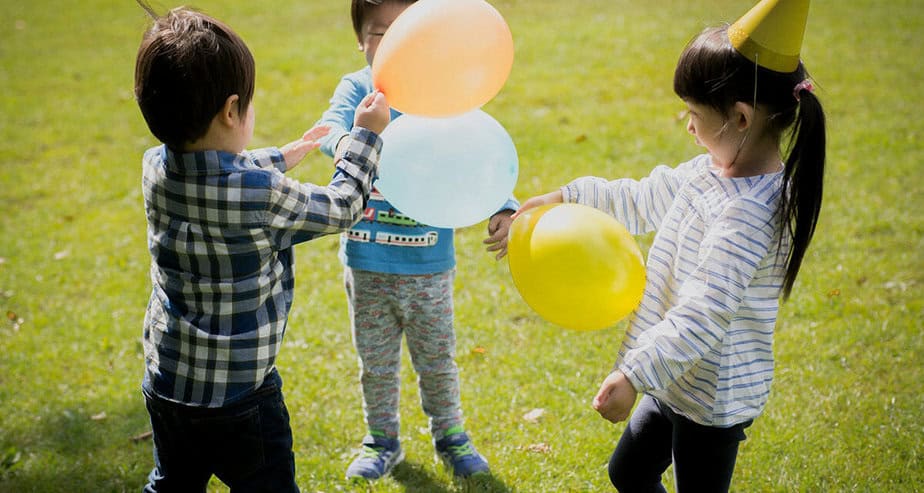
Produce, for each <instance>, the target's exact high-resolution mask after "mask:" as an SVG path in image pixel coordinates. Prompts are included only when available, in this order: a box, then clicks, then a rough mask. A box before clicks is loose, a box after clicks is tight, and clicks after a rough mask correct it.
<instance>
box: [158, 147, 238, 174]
mask: <svg viewBox="0 0 924 493" xmlns="http://www.w3.org/2000/svg"><path fill="white" fill-rule="evenodd" d="M245 153H246V151H245ZM161 156H162V157H163V160H164V163H165V164H166V166H167V169H168V170H170V171H172V172H175V173H180V174H184V175H214V174H219V173H227V172H233V171H240V170H243V169H245V168H252V167H253V163H252V162H251V160H250V159H249V158H248V157H247V156H246V155H245V154H234V153H231V152H225V151H195V152H174V151H173V150H171V149H169V148H167V146H164V147H163V151H162V155H161Z"/></svg>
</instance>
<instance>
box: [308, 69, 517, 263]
mask: <svg viewBox="0 0 924 493" xmlns="http://www.w3.org/2000/svg"><path fill="white" fill-rule="evenodd" d="M374 90H375V88H374V86H373V85H372V69H371V68H370V67H368V66H366V67H365V68H363V69H362V70H359V71H357V72H353V73H351V74H347V75H345V76H344V77H343V78H342V79H341V80H340V83H339V84H338V85H337V88H336V89H335V90H334V95H333V96H332V97H331V99H330V107H329V108H328V109H327V111H325V112H324V114H323V115H322V116H321V119H320V120H318V122H317V124H318V125H327V126H329V127H330V129H331V130H330V133H329V134H328V135H327V136H326V137H325V138H323V139H322V140H321V151H322V152H323V153H325V154H327V155H328V156H333V155H334V152H335V151H336V149H337V143H338V142H340V139H341V138H343V137H345V136H346V135H348V134H349V133H350V130H351V129H352V127H353V116H354V113H355V110H356V106H357V105H358V104H359V103H360V101H362V99H363V98H364V97H366V95H368V94H370V93H372V92H373V91H374ZM400 116H401V113H400V112H398V111H395V110H394V109H392V110H391V118H392V120H394V119H395V118H398V117H400ZM384 145H386V146H387V145H388V143H387V142H386V143H385V144H384ZM517 208H519V203H518V202H517V201H516V200H515V199H513V198H511V199H509V200H508V201H507V203H506V204H504V206H503V207H502V208H501V210H504V209H511V210H516V209H517ZM340 259H341V261H343V263H344V265H346V266H348V267H351V268H353V269H359V270H368V271H373V272H384V273H389V274H412V275H419V274H433V273H436V272H443V271H446V270H449V269H452V268H453V267H455V265H456V258H455V247H454V242H453V230H452V229H447V228H436V227H432V226H427V225H425V224H421V223H418V222H416V221H414V220H413V219H411V218H409V217H407V216H405V215H404V214H402V213H401V212H400V211H399V210H397V209H396V208H395V207H394V206H392V205H391V204H390V203H388V201H387V200H385V198H384V197H382V195H381V194H379V193H378V192H376V191H373V193H372V195H371V196H370V197H369V203H368V204H367V205H366V210H365V213H364V214H363V219H362V220H361V221H360V222H359V223H357V224H356V225H355V226H354V227H353V228H352V229H351V230H349V231H347V232H346V233H344V234H343V236H341V240H340Z"/></svg>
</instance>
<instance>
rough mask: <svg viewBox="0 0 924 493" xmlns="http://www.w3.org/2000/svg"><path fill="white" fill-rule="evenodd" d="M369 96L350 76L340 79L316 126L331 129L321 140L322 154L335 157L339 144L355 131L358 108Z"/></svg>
mask: <svg viewBox="0 0 924 493" xmlns="http://www.w3.org/2000/svg"><path fill="white" fill-rule="evenodd" d="M367 94H368V91H367V90H366V89H365V88H364V87H363V86H362V85H361V84H359V83H357V81H355V80H353V79H352V78H351V77H350V76H345V77H343V78H342V79H340V83H339V84H337V88H336V89H334V94H333V96H331V98H330V106H329V107H328V108H327V110H326V111H324V114H322V115H321V119H320V120H318V122H317V123H316V124H315V125H327V126H329V127H330V132H329V133H328V134H327V135H326V136H324V137H323V138H322V139H321V152H323V153H324V154H327V155H328V156H331V157H333V156H334V152H336V151H337V143H339V142H340V139H342V138H344V137H346V136H347V135H348V134H349V133H350V130H352V129H353V117H354V115H355V113H356V106H357V105H358V104H359V103H360V102H361V101H362V100H363V98H364V97H366V95H367Z"/></svg>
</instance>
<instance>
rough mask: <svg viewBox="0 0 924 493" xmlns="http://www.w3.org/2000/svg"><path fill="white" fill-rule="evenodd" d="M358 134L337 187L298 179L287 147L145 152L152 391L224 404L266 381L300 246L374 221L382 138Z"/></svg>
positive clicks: (147, 349)
mask: <svg viewBox="0 0 924 493" xmlns="http://www.w3.org/2000/svg"><path fill="white" fill-rule="evenodd" d="M351 137H352V142H351V143H350V145H349V148H348V151H347V152H346V153H344V156H343V158H342V159H341V160H340V161H338V163H337V171H336V173H335V175H334V177H333V178H332V180H331V182H330V184H328V185H327V186H318V185H313V184H309V183H299V182H296V181H294V180H292V179H289V178H286V177H285V176H284V175H283V172H284V171H285V169H286V164H285V160H284V157H283V155H282V153H281V152H280V151H279V150H278V149H275V148H267V149H260V150H256V151H250V152H247V151H245V152H244V153H242V154H230V153H224V152H218V151H205V152H193V153H187V154H178V153H174V152H172V151H170V150H169V149H167V148H166V146H159V147H155V148H152V149H149V150H148V151H147V152H145V155H144V172H143V174H144V177H143V188H144V204H145V212H146V215H147V221H148V248H149V249H150V252H151V257H152V262H151V281H152V283H153V290H152V293H151V298H150V301H149V303H148V308H147V312H146V315H145V322H144V353H145V365H146V372H145V378H144V383H143V389H144V390H145V392H147V393H150V394H153V395H155V396H158V397H161V398H164V399H168V400H171V401H174V402H180V403H183V404H188V405H193V406H205V407H219V406H224V405H227V404H231V403H233V402H235V401H237V400H240V399H242V398H244V397H246V396H247V395H248V394H249V393H250V392H252V391H253V390H255V389H256V388H258V387H259V386H260V385H261V384H262V383H263V379H264V377H265V376H266V375H267V374H268V373H269V372H270V371H271V370H272V369H273V368H274V364H275V359H276V355H277V354H278V352H279V349H280V344H281V343H282V338H283V334H284V333H285V328H286V320H287V316H288V313H289V308H290V307H291V304H292V295H293V293H292V292H293V288H294V285H295V278H294V273H293V265H292V264H293V248H292V247H293V245H295V244H297V243H301V242H304V241H308V240H311V239H313V238H316V237H318V236H321V235H326V234H330V233H337V232H340V231H344V230H346V229H349V228H350V227H351V226H352V225H353V224H355V223H356V221H358V220H359V219H360V218H361V217H362V213H363V210H364V208H365V203H366V201H367V200H368V197H369V193H370V191H371V189H372V180H373V178H374V176H375V173H376V167H377V163H378V153H379V151H380V150H381V146H382V141H381V139H380V138H379V136H378V135H376V134H375V133H373V132H370V131H368V130H366V129H362V128H356V129H354V130H353V132H352V133H351Z"/></svg>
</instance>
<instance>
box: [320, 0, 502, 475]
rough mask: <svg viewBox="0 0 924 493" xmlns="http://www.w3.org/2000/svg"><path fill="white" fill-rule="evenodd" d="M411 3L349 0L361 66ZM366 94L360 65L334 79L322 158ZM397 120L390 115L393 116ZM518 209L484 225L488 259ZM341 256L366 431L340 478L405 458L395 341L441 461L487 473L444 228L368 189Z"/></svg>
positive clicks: (449, 238)
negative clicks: (461, 352)
mask: <svg viewBox="0 0 924 493" xmlns="http://www.w3.org/2000/svg"><path fill="white" fill-rule="evenodd" d="M411 3H413V1H407V0H384V1H381V0H377V1H373V0H353V4H352V19H353V28H354V30H355V32H356V37H357V39H358V41H359V49H360V51H362V52H364V53H365V56H366V61H367V62H368V63H369V64H370V65H371V64H372V59H373V57H374V56H375V52H376V49H377V48H378V44H379V41H380V40H381V38H382V35H383V34H384V33H385V30H386V29H387V28H388V26H389V25H391V23H392V21H394V19H395V18H396V17H397V16H398V15H399V14H400V13H401V12H403V11H404V9H405V8H407V7H408V5H410V4H411ZM374 91H375V89H374V87H373V84H372V72H371V69H370V67H369V66H366V67H365V68H363V69H362V70H359V71H357V72H354V73H351V74H347V75H346V76H344V77H343V79H342V80H341V81H340V84H339V85H338V86H337V88H336V90H335V92H334V95H333V97H332V98H331V102H330V107H329V108H328V110H327V111H325V112H324V115H323V116H322V117H321V120H320V121H319V122H318V124H319V125H325V126H328V127H330V128H331V131H330V134H328V136H327V137H325V138H324V139H322V140H321V151H322V152H324V153H326V154H328V155H331V156H334V157H335V158H336V157H339V156H340V155H341V153H342V152H343V149H344V148H345V146H346V145H348V143H349V139H348V138H346V137H347V136H348V135H349V132H350V130H351V128H352V124H353V114H354V110H355V108H356V105H357V103H359V102H360V101H361V100H362V99H363V98H364V97H366V96H367V95H368V94H371V93H373V92H374ZM399 116H400V113H398V112H397V111H395V110H392V113H391V117H392V118H398V117H399ZM386 145H387V144H386ZM517 207H518V204H517V203H516V201H515V200H513V199H511V200H510V201H508V203H507V204H505V205H504V207H503V208H502V210H501V211H500V212H498V213H496V214H495V215H494V216H493V217H492V218H491V219H490V221H489V224H488V233H489V238H488V239H486V240H485V243H486V244H488V245H489V246H488V250H489V251H492V252H497V258H500V257H502V256H503V255H504V254H505V253H506V245H507V231H508V229H509V226H510V216H511V214H512V213H513V211H515V210H516V208H517ZM340 258H341V260H342V261H343V263H344V265H345V273H344V279H345V284H346V292H347V300H348V303H349V310H350V320H351V325H352V331H353V341H354V343H355V345H356V351H357V353H358V354H359V363H360V368H361V372H360V380H361V385H362V392H363V410H364V413H365V420H366V425H367V428H368V433H369V434H368V436H367V437H366V438H365V439H364V440H363V451H362V453H361V454H360V455H359V456H358V457H357V458H356V459H355V460H354V461H353V462H352V463H351V464H350V466H349V467H348V468H347V472H346V476H347V478H366V479H373V480H374V479H378V478H380V477H382V476H384V475H386V474H388V472H389V471H390V470H391V469H392V467H394V466H395V465H396V464H398V463H399V462H401V460H403V458H404V452H403V450H402V449H401V445H400V442H399V416H398V397H399V390H400V387H399V371H400V362H401V339H402V337H407V345H408V350H409V351H410V355H411V360H412V362H413V365H414V369H415V370H416V372H417V375H418V383H419V385H420V398H421V405H422V407H423V410H424V412H425V413H426V414H427V416H428V417H429V420H430V430H431V433H432V435H433V439H434V445H435V447H436V450H437V452H438V453H439V455H440V457H441V458H442V459H443V460H444V461H445V462H446V464H447V465H448V466H449V467H450V468H451V469H452V471H453V474H454V475H456V476H460V477H465V476H471V475H473V474H479V473H487V472H488V471H489V469H488V464H487V461H485V459H484V458H483V457H482V456H481V454H479V453H478V452H477V451H476V450H475V448H474V446H473V445H472V442H471V440H470V439H469V437H468V435H467V434H466V433H465V430H464V428H463V420H462V407H461V403H460V397H459V375H458V368H457V366H456V363H455V359H454V358H455V333H454V329H453V277H454V274H455V271H454V268H455V251H454V247H453V230H452V229H445V228H435V227H431V226H428V225H425V224H420V223H418V222H416V221H414V220H413V219H411V218H409V217H407V216H405V215H403V214H401V212H400V211H398V210H396V209H395V208H394V207H393V206H392V205H391V204H389V203H388V201H387V200H385V198H384V197H382V195H380V194H378V193H377V192H375V191H373V192H372V196H371V197H370V200H369V203H368V204H367V206H366V211H365V214H364V215H363V219H362V220H361V221H360V222H359V223H358V224H357V225H355V226H354V227H353V228H352V229H351V230H350V231H348V232H347V233H345V234H344V235H343V236H342V243H341V249H340Z"/></svg>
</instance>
